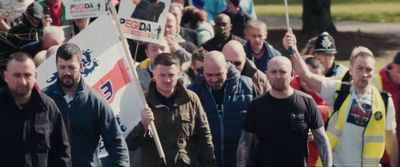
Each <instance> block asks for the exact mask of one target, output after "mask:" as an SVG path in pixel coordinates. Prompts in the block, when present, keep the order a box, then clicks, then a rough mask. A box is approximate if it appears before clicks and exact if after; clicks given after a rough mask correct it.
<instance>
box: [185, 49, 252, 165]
mask: <svg viewBox="0 0 400 167" xmlns="http://www.w3.org/2000/svg"><path fill="white" fill-rule="evenodd" d="M203 69H204V72H203V75H200V76H199V77H198V78H197V79H196V80H195V82H194V83H193V84H192V85H189V89H191V90H193V91H194V92H195V93H196V94H197V95H198V96H199V97H200V100H201V104H202V105H203V108H204V110H205V111H206V113H207V117H208V122H209V123H210V129H211V134H212V139H213V143H214V148H215V149H214V152H215V156H216V159H217V163H218V164H217V165H218V167H231V166H235V163H236V155H235V153H236V149H237V145H238V141H239V137H240V129H241V127H242V124H243V120H244V117H245V115H246V107H247V105H248V104H249V103H250V102H251V100H253V98H254V97H256V96H257V95H258V92H257V88H256V86H255V85H254V84H253V82H252V80H251V78H249V77H247V76H242V75H240V72H239V71H238V70H237V69H236V68H235V66H234V65H232V64H230V63H227V62H226V61H225V57H224V55H223V54H222V53H221V52H219V51H211V52H208V53H207V54H206V56H205V58H204V62H203Z"/></svg>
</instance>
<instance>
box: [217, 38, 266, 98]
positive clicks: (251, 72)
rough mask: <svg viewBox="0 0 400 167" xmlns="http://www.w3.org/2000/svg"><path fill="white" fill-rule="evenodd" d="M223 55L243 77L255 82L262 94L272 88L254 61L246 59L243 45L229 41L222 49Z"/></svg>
mask: <svg viewBox="0 0 400 167" xmlns="http://www.w3.org/2000/svg"><path fill="white" fill-rule="evenodd" d="M222 53H223V54H224V56H225V59H226V61H228V62H230V63H232V64H233V65H235V67H236V69H238V70H239V71H240V74H241V75H244V76H248V77H250V78H251V80H253V83H254V85H255V86H256V87H257V88H258V91H259V92H260V93H264V92H265V91H267V90H269V89H270V88H271V86H270V84H269V81H268V79H267V76H266V75H265V74H264V73H263V72H262V71H260V70H258V69H257V67H256V65H255V64H254V63H253V62H252V61H250V60H249V59H247V58H246V53H245V52H244V49H243V47H242V44H240V43H239V42H237V41H234V40H232V41H229V42H228V43H227V44H225V46H224V48H223V49H222Z"/></svg>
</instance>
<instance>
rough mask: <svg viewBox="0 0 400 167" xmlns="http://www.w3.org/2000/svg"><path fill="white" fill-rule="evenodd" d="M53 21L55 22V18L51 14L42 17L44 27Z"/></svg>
mask: <svg viewBox="0 0 400 167" xmlns="http://www.w3.org/2000/svg"><path fill="white" fill-rule="evenodd" d="M52 22H53V19H51V17H50V15H43V17H42V24H43V27H47V26H50V25H51V23H52Z"/></svg>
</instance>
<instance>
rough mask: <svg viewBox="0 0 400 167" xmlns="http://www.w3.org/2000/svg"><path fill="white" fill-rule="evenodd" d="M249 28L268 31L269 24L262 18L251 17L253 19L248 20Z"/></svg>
mask: <svg viewBox="0 0 400 167" xmlns="http://www.w3.org/2000/svg"><path fill="white" fill-rule="evenodd" d="M248 28H256V29H262V30H264V31H265V32H267V25H266V24H265V23H264V22H262V21H260V20H254V19H251V20H249V21H247V23H246V29H248Z"/></svg>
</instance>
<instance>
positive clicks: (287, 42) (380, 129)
mask: <svg viewBox="0 0 400 167" xmlns="http://www.w3.org/2000/svg"><path fill="white" fill-rule="evenodd" d="M283 45H284V46H285V48H289V47H291V48H292V50H293V54H292V56H291V58H292V61H293V65H294V66H293V67H294V69H295V70H296V74H299V76H300V77H301V79H302V80H303V81H305V82H306V84H307V85H309V86H310V87H311V88H312V89H314V90H316V91H317V92H318V94H320V96H321V98H322V99H324V100H325V101H326V102H327V103H328V104H330V105H331V106H333V110H332V111H331V112H330V113H329V114H328V115H329V117H328V122H327V125H325V126H326V127H327V129H326V133H327V134H328V137H329V141H330V143H331V148H332V157H333V165H334V166H379V160H380V159H381V157H382V156H383V153H384V151H385V148H386V152H387V153H388V155H389V157H390V166H397V165H398V142H397V136H396V120H395V112H394V106H393V100H392V98H391V97H390V98H388V99H387V102H388V105H387V107H386V106H385V102H384V100H383V98H382V96H381V94H380V92H379V91H378V90H377V88H375V86H373V85H371V83H372V78H373V77H374V70H375V63H376V61H375V58H374V56H373V54H372V52H371V51H370V50H369V49H368V48H366V47H362V46H358V47H355V48H354V49H353V51H352V54H351V56H350V68H349V73H350V75H351V78H352V82H351V83H350V84H345V83H343V82H341V81H340V80H333V79H328V78H327V77H324V76H319V75H315V74H313V73H311V72H310V71H309V69H308V68H307V66H306V65H305V63H304V60H302V58H301V56H300V54H299V52H298V51H297V46H296V37H295V36H294V34H293V33H292V32H288V33H286V35H285V37H284V38H283ZM346 87H347V88H346ZM344 90H347V91H344Z"/></svg>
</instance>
